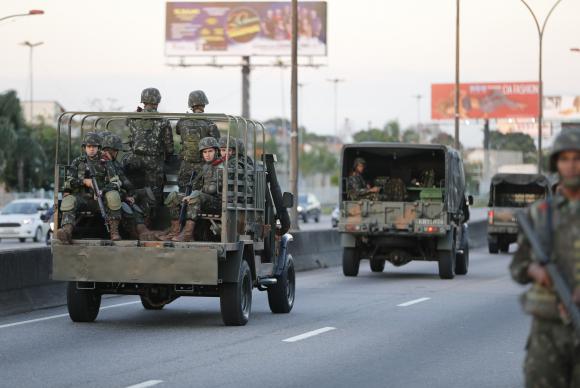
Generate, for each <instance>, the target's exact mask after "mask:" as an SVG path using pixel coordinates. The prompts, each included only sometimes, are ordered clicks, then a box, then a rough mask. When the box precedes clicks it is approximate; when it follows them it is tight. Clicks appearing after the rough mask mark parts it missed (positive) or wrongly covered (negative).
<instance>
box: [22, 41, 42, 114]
mask: <svg viewBox="0 0 580 388" xmlns="http://www.w3.org/2000/svg"><path fill="white" fill-rule="evenodd" d="M43 43H44V42H36V43H30V42H29V41H26V42H22V43H21V44H22V45H23V46H27V47H28V48H29V49H30V55H29V64H28V66H29V71H30V124H31V125H32V124H33V121H34V108H33V107H34V91H33V79H34V78H33V68H32V63H33V62H32V54H33V52H34V48H35V47H38V46H40V45H41V44H43Z"/></svg>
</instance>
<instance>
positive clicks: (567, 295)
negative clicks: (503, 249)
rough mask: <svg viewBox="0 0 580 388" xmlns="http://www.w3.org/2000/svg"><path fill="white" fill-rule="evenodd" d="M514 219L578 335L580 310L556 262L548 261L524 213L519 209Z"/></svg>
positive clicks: (579, 331) (579, 332)
mask: <svg viewBox="0 0 580 388" xmlns="http://www.w3.org/2000/svg"><path fill="white" fill-rule="evenodd" d="M549 206H550V209H548V211H549V212H551V211H552V209H551V205H549ZM516 219H517V221H518V224H519V225H520V227H521V230H522V232H523V233H524V234H525V235H526V238H527V239H528V241H529V242H530V246H531V247H532V251H533V252H534V256H535V257H536V259H537V261H538V263H539V264H540V265H542V266H543V267H544V268H545V269H546V271H548V274H549V275H550V279H551V280H552V283H553V287H554V291H556V294H557V295H558V298H560V301H561V302H562V304H563V305H564V307H565V308H566V311H567V312H568V315H569V316H570V319H571V320H572V325H573V326H574V331H575V332H576V334H577V335H580V310H578V306H577V305H576V303H574V300H573V298H572V293H571V292H570V288H569V287H568V284H567V283H566V281H565V280H564V278H563V277H562V274H561V273H560V271H558V267H556V264H554V263H553V262H552V261H550V257H549V256H548V255H547V254H546V252H545V251H544V248H543V247H542V244H541V243H540V239H539V237H538V235H537V234H536V232H535V231H534V229H533V228H532V225H530V221H529V220H528V217H527V216H526V214H525V213H523V212H521V211H520V212H518V213H517V214H516ZM548 219H551V217H548ZM549 225H550V227H552V225H551V222H549Z"/></svg>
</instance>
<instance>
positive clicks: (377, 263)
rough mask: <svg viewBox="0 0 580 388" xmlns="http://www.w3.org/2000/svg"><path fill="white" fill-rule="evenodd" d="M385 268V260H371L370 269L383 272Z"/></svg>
mask: <svg viewBox="0 0 580 388" xmlns="http://www.w3.org/2000/svg"><path fill="white" fill-rule="evenodd" d="M384 270H385V260H371V271H373V272H383V271H384Z"/></svg>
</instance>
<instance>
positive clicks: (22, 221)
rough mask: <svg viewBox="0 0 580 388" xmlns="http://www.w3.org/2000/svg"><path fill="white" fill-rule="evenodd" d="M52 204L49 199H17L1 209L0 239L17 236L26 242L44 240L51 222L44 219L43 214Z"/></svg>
mask: <svg viewBox="0 0 580 388" xmlns="http://www.w3.org/2000/svg"><path fill="white" fill-rule="evenodd" d="M51 205H52V203H51V201H50V200H48V199H37V198H31V199H17V200H14V201H12V202H10V203H9V204H8V205H6V206H5V207H4V208H3V209H2V210H1V211H0V239H3V238H17V239H18V240H20V242H25V241H26V239H27V238H30V239H32V240H33V241H34V242H38V241H44V238H45V236H46V233H47V232H48V229H49V224H48V223H46V222H44V221H42V219H41V215H42V214H43V213H45V212H46V211H47V210H48V208H49V207H50V206H51Z"/></svg>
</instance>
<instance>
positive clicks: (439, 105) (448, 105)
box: [431, 82, 539, 120]
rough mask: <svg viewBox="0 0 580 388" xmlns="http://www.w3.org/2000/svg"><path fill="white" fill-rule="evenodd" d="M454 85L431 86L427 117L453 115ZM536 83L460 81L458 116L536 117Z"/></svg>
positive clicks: (537, 93)
mask: <svg viewBox="0 0 580 388" xmlns="http://www.w3.org/2000/svg"><path fill="white" fill-rule="evenodd" d="M454 101H455V84H433V85H431V118H432V119H433V120H450V119H453V118H454V114H455V105H454ZM538 104H539V84H538V83H537V82H494V83H477V84H461V85H460V87H459V117H460V118H461V119H504V118H525V117H528V118H531V117H537V116H538Z"/></svg>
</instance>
